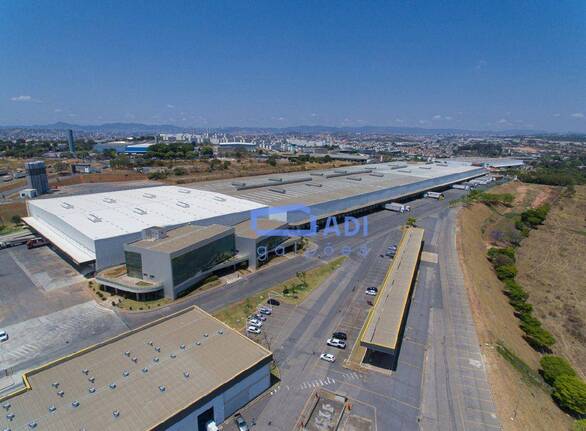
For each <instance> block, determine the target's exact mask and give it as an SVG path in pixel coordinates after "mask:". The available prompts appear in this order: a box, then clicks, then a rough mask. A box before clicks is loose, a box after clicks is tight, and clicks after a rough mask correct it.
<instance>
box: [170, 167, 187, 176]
mask: <svg viewBox="0 0 586 431" xmlns="http://www.w3.org/2000/svg"><path fill="white" fill-rule="evenodd" d="M173 175H175V176H178V177H180V176H183V175H187V171H186V170H185V168H182V167H180V166H178V167H176V168H174V169H173Z"/></svg>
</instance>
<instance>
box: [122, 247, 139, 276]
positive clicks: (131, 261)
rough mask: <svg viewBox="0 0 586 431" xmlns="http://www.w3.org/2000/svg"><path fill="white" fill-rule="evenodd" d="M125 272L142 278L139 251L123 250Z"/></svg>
mask: <svg viewBox="0 0 586 431" xmlns="http://www.w3.org/2000/svg"><path fill="white" fill-rule="evenodd" d="M124 257H125V260H126V272H127V273H128V276H129V277H135V278H140V279H142V256H141V254H140V253H135V252H133V251H125V252H124Z"/></svg>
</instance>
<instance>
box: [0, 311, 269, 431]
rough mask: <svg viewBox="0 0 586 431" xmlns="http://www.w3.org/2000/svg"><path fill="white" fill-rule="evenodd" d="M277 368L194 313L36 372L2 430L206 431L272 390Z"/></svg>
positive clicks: (5, 403) (8, 402)
mask: <svg viewBox="0 0 586 431" xmlns="http://www.w3.org/2000/svg"><path fill="white" fill-rule="evenodd" d="M271 362H272V354H271V352H269V351H268V350H266V349H265V348H263V347H261V346H260V345H258V344H256V343H254V342H253V341H251V340H250V339H248V338H246V337H245V336H243V335H242V334H240V333H238V332H237V331H235V330H233V329H231V328H230V327H228V326H226V325H225V324H223V323H222V322H220V321H219V320H217V319H215V318H214V317H212V316H210V315H209V314H207V313H205V312H204V311H203V310H201V309H199V308H197V307H191V308H188V309H186V310H184V311H181V312H179V313H177V314H175V315H172V316H169V317H166V318H163V319H161V320H158V321H155V322H152V323H150V324H148V325H146V326H144V327H142V328H138V329H136V330H134V331H131V332H128V333H125V334H122V335H120V336H118V337H116V338H114V339H111V340H108V341H106V342H104V343H101V344H98V345H96V346H92V347H89V348H87V349H85V350H83V351H81V352H78V353H76V354H73V355H70V356H67V357H65V358H63V359H60V360H57V361H54V362H51V363H49V364H47V365H44V366H42V367H40V368H38V369H35V370H32V371H29V372H28V373H26V374H25V375H24V376H23V379H24V382H25V388H24V389H22V390H20V391H18V392H15V393H13V394H10V395H8V396H5V397H3V398H1V399H0V403H1V405H2V407H3V408H2V410H3V411H2V416H1V417H0V429H4V430H10V429H12V430H25V429H39V430H46V431H79V430H86V431H137V430H173V431H183V430H185V431H187V430H189V431H207V430H209V429H214V428H215V427H214V424H217V425H219V424H221V423H222V422H224V421H225V420H226V418H228V417H230V415H232V414H234V413H235V412H236V411H237V410H239V409H240V408H242V407H243V406H244V405H246V404H247V403H248V402H250V401H251V400H253V399H255V398H256V397H257V396H259V395H260V394H262V393H263V392H264V391H265V390H267V389H268V388H269V386H270V364H271Z"/></svg>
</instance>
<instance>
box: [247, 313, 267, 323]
mask: <svg viewBox="0 0 586 431" xmlns="http://www.w3.org/2000/svg"><path fill="white" fill-rule="evenodd" d="M249 319H257V320H260V321H262V322H264V321H265V320H267V316H264V315H262V314H260V313H257V314H251V315H250V317H249Z"/></svg>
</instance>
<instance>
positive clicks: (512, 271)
mask: <svg viewBox="0 0 586 431" xmlns="http://www.w3.org/2000/svg"><path fill="white" fill-rule="evenodd" d="M495 271H496V276H497V277H498V278H499V280H508V279H512V278H515V277H516V275H517V268H516V267H515V265H512V264H510V265H501V266H497V267H496V268H495Z"/></svg>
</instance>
